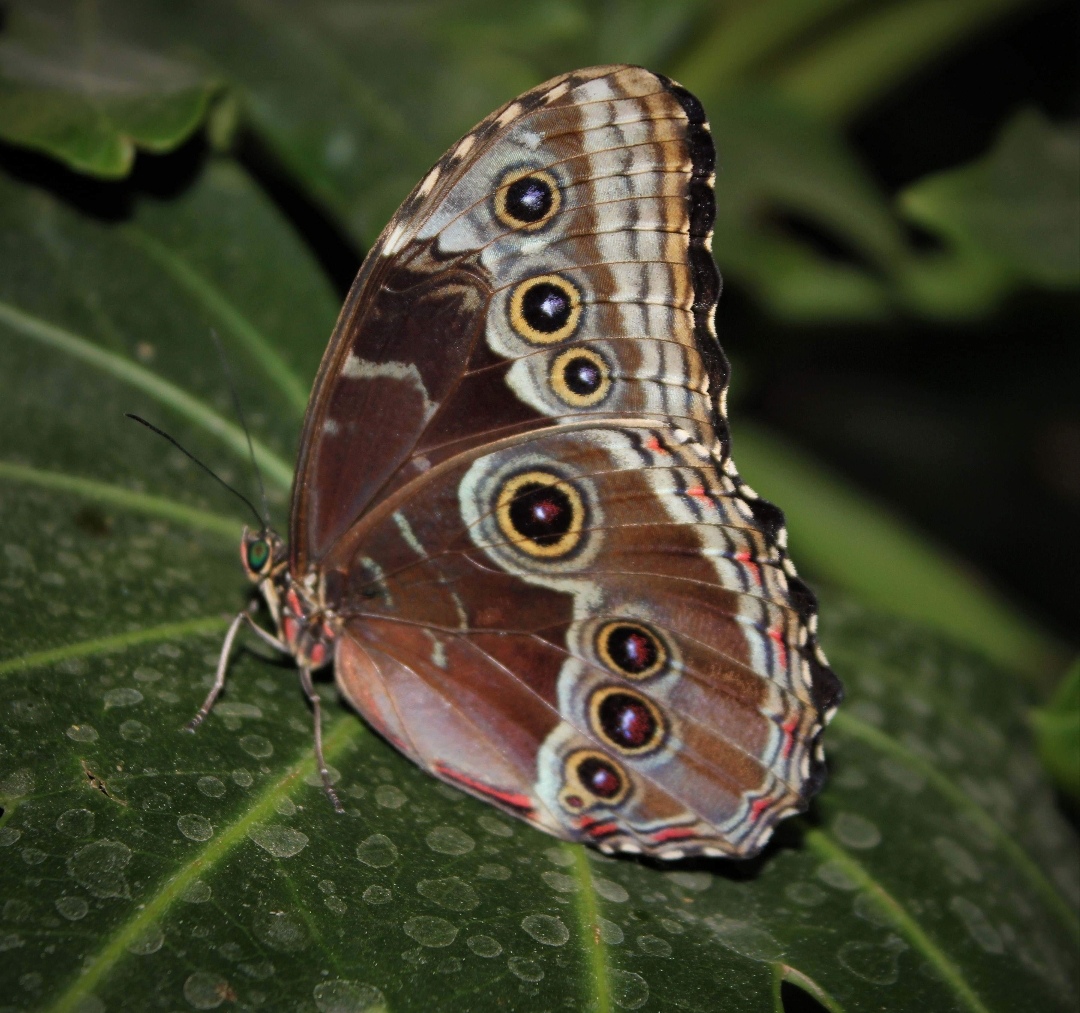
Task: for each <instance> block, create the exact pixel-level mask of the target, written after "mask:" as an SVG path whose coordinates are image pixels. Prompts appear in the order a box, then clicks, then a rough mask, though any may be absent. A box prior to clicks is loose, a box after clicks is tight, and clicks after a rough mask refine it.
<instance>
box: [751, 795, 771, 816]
mask: <svg viewBox="0 0 1080 1013" xmlns="http://www.w3.org/2000/svg"><path fill="white" fill-rule="evenodd" d="M772 803H773V800H772V799H771V798H759V799H758V800H757V801H755V802H752V803H751V804H750V818H751V819H753V820H756V819H757V818H758V817H759V816H760V815H761V814H762V813H763V812H764V811H765V810H766V809H768V808H769V806H771V805H772Z"/></svg>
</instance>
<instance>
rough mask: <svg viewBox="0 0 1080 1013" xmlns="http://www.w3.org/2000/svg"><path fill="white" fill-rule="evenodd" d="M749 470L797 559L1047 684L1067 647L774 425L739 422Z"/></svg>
mask: <svg viewBox="0 0 1080 1013" xmlns="http://www.w3.org/2000/svg"><path fill="white" fill-rule="evenodd" d="M735 438H736V442H735V448H736V451H737V460H738V462H739V467H740V469H741V471H742V473H743V474H744V476H745V477H746V478H747V479H748V480H749V481H750V482H751V484H752V485H753V486H754V487H755V488H757V489H758V491H759V492H760V493H761V494H762V495H763V496H765V497H766V498H767V499H769V500H772V501H773V502H775V503H777V504H779V505H781V506H782V507H783V508H784V512H785V514H786V516H787V520H788V527H789V529H790V533H791V542H792V545H793V549H794V554H795V558H796V560H798V561H800V562H801V563H802V565H803V566H805V567H806V568H807V570H808V571H809V572H810V573H811V574H812V575H813V576H814V577H816V578H819V579H822V580H826V581H828V582H830V583H832V584H835V585H836V586H838V587H841V588H843V589H845V590H846V591H847V592H849V593H851V594H853V595H855V596H857V597H858V599H859V600H860V601H862V602H864V603H866V604H867V605H872V606H874V607H875V608H879V609H883V610H886V611H888V612H890V613H892V614H893V615H897V616H903V617H904V618H907V619H910V620H914V621H915V622H918V623H920V624H923V625H925V626H926V627H927V628H929V629H933V630H936V631H938V632H939V633H942V634H944V635H946V636H948V637H950V638H951V639H952V640H954V641H956V642H957V643H960V644H964V645H966V646H968V647H970V648H972V649H974V650H977V651H980V652H982V653H983V654H984V655H986V657H988V658H991V659H993V660H994V661H995V662H997V663H998V664H1001V665H1004V666H1007V667H1009V668H1012V669H1014V670H1018V671H1020V672H1023V673H1024V674H1025V675H1026V676H1027V677H1028V678H1029V680H1030V681H1031V682H1032V684H1033V685H1035V686H1038V687H1040V688H1041V689H1043V690H1044V691H1049V689H1050V687H1051V686H1053V685H1054V683H1055V681H1056V679H1057V674H1058V672H1059V671H1060V670H1061V666H1062V664H1063V662H1062V658H1063V652H1062V649H1061V647H1060V646H1059V645H1057V644H1056V643H1054V642H1053V641H1052V640H1050V639H1049V638H1048V637H1047V636H1046V634H1044V633H1042V632H1041V631H1040V630H1039V629H1038V628H1037V627H1036V626H1035V625H1034V624H1032V623H1030V622H1028V621H1026V620H1025V619H1024V618H1023V617H1022V616H1020V615H1018V614H1017V613H1016V611H1015V610H1014V609H1012V608H1010V607H1009V606H1008V605H1006V604H1005V603H1004V602H1002V601H1001V599H1000V598H999V597H998V596H997V595H995V594H994V593H993V592H992V591H991V590H990V589H989V588H988V587H987V586H986V585H985V584H984V583H983V582H982V581H981V580H980V579H979V578H978V577H977V576H976V575H975V574H973V573H972V572H970V570H968V569H967V568H966V567H965V566H964V565H963V564H962V563H961V562H959V561H958V560H954V559H950V558H949V556H948V555H947V553H945V551H944V550H942V549H940V548H938V547H934V546H932V545H930V544H929V543H928V542H927V541H926V540H925V539H924V538H923V537H921V536H920V535H918V534H916V533H915V532H914V531H912V530H911V529H909V528H908V527H906V526H905V525H904V524H903V523H902V522H901V521H899V520H898V519H897V518H896V517H894V516H892V515H891V514H890V513H889V512H888V511H887V510H886V509H885V508H883V507H881V506H878V505H877V504H875V503H873V502H872V501H871V500H869V499H868V498H867V497H866V496H864V495H863V494H861V493H859V492H857V491H856V490H855V489H853V488H851V486H849V485H848V484H847V483H845V482H844V481H842V480H841V479H840V478H839V477H837V476H834V475H830V474H829V473H828V472H827V471H826V470H825V469H823V468H821V467H820V466H817V465H812V464H810V463H808V462H807V461H805V460H803V459H802V458H800V457H799V456H798V455H796V454H795V453H793V452H792V451H791V450H790V449H789V448H787V447H785V446H784V445H783V444H782V443H781V442H779V441H778V440H776V439H775V438H774V437H771V436H769V435H768V434H767V433H764V432H761V431H759V430H756V429H754V428H752V427H747V426H744V425H739V424H736V427H735Z"/></svg>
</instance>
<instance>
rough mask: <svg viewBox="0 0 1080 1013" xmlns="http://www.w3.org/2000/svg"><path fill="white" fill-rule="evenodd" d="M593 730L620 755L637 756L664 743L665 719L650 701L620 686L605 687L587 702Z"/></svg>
mask: <svg viewBox="0 0 1080 1013" xmlns="http://www.w3.org/2000/svg"><path fill="white" fill-rule="evenodd" d="M589 719H590V721H591V722H592V726H593V731H594V732H595V733H596V734H597V735H598V736H600V737H601V738H602V739H603V740H604V741H605V742H607V743H609V744H610V745H612V746H614V747H615V748H616V749H617V750H619V752H620V753H626V754H627V755H632V756H638V755H641V754H642V753H649V752H652V751H653V750H654V749H656V747H657V746H659V745H660V743H661V742H663V740H664V734H665V728H664V719H663V717H661V715H660V710H659V709H658V708H657V707H656V705H655V704H653V703H652V701H650V700H648V699H646V698H645V697H644V696H642V695H641V694H640V693H638V692H636V691H634V690H630V689H623V688H622V687H620V686H605V687H602V688H601V689H598V690H597V691H596V692H595V693H593V695H592V698H591V699H590V700H589Z"/></svg>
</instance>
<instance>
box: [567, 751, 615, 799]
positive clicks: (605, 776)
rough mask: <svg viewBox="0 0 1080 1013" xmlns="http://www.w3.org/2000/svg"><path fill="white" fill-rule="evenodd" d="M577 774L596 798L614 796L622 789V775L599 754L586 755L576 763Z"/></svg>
mask: <svg viewBox="0 0 1080 1013" xmlns="http://www.w3.org/2000/svg"><path fill="white" fill-rule="evenodd" d="M577 776H578V780H579V781H580V782H581V783H582V784H583V785H584V786H585V787H586V788H588V789H589V791H591V792H592V793H593V794H594V795H595V796H596V797H597V798H614V797H615V796H616V795H618V794H619V792H620V791H622V783H623V780H622V775H621V774H620V773H619V772H618V770H616V769H615V766H614V765H613V764H611V763H608V762H607V761H606V760H602V759H600V757H599V756H586V757H585V759H583V760H582V761H581V762H580V763H579V764H578V767H577Z"/></svg>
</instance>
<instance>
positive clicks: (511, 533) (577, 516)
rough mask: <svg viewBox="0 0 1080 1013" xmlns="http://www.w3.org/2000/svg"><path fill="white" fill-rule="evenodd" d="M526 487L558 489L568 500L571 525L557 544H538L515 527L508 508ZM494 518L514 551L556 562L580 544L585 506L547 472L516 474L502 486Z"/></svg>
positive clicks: (570, 488)
mask: <svg viewBox="0 0 1080 1013" xmlns="http://www.w3.org/2000/svg"><path fill="white" fill-rule="evenodd" d="M527 485H542V486H550V487H553V488H557V489H558V490H559V492H561V493H562V494H563V495H564V496H566V498H567V499H568V500H569V501H570V526H569V527H568V528H567V529H566V531H565V532H563V534H561V535H560V536H559V538H558V540H557V541H554V542H552V543H551V544H549V545H541V544H540V543H539V542H536V541H534V540H533V539H531V538H529V537H528V536H527V535H524V534H522V533H521V532H520V531H518V529H517V528H515V527H514V522H513V519H512V518H511V516H510V506H511V504H512V503H513V502H514V500H515V499H516V498H517V496H518V494H519V493H520V492H521V490H522V489H523V488H524V487H525V486H527ZM495 516H496V518H497V519H498V522H499V528H500V529H501V530H502V533H503V534H504V535H505V536H506V537H507V539H508V540H509V541H510V542H511V543H512V544H513V546H514V547H515V548H517V549H521V551H522V552H527V553H528V554H529V555H530V556H538V557H540V558H545V559H558V558H559V557H560V556H565V555H566V554H567V553H569V552H572V551H573V550H574V549H575V548H576V547H577V544H578V542H579V541H581V530H582V527H583V526H584V524H585V503H584V501H583V500H582V498H581V493H579V492H578V491H577V489H575V488H574V487H573V486H572V485H571V484H570V483H569V482H567V481H566V480H565V479H563V478H560V477H559V476H558V475H553V474H552V473H551V472H549V471H526V472H524V473H523V474H521V475H515V476H514V477H513V478H511V479H509V480H508V481H507V482H505V483H504V484H503V487H502V488H501V489H500V490H499V496H498V500H497V502H496V505H495Z"/></svg>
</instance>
